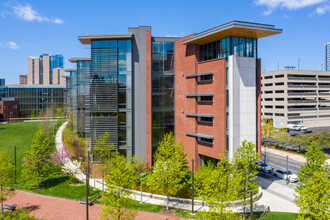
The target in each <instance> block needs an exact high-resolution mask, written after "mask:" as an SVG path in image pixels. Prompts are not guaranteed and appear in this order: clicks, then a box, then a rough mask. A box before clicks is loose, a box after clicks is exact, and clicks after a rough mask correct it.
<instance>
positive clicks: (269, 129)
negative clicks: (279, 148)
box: [261, 117, 275, 140]
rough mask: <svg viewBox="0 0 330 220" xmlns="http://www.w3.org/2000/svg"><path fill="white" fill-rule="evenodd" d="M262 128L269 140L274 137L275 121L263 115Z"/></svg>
mask: <svg viewBox="0 0 330 220" xmlns="http://www.w3.org/2000/svg"><path fill="white" fill-rule="evenodd" d="M261 130H262V133H263V134H264V135H266V136H265V137H266V138H267V139H269V140H271V139H272V138H273V133H274V130H275V128H274V127H273V121H272V120H270V119H267V118H264V117H262V119H261Z"/></svg>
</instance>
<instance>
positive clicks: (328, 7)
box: [315, 5, 330, 15]
mask: <svg viewBox="0 0 330 220" xmlns="http://www.w3.org/2000/svg"><path fill="white" fill-rule="evenodd" d="M328 11H330V5H324V6H320V7H317V8H316V10H315V13H316V14H318V15H323V14H325V13H327V12H328Z"/></svg>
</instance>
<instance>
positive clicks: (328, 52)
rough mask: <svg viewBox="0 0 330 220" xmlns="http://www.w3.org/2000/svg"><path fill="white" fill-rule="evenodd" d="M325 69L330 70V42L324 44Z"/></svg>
mask: <svg viewBox="0 0 330 220" xmlns="http://www.w3.org/2000/svg"><path fill="white" fill-rule="evenodd" d="M324 70H325V71H330V42H329V43H326V44H324Z"/></svg>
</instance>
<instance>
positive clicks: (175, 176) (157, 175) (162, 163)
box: [147, 133, 190, 199]
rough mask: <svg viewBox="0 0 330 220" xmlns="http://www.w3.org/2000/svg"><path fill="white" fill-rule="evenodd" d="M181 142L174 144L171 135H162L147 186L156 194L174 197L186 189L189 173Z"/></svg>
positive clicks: (186, 156) (185, 154) (186, 157)
mask: <svg viewBox="0 0 330 220" xmlns="http://www.w3.org/2000/svg"><path fill="white" fill-rule="evenodd" d="M188 159H189V156H188V155H187V153H186V151H185V149H184V147H183V144H182V142H179V143H176V141H175V138H174V136H173V133H168V134H165V135H164V138H163V140H162V141H161V142H160V144H159V147H158V148H157V151H156V153H155V156H154V166H153V170H152V174H151V176H150V178H149V179H148V182H147V185H149V186H150V188H151V189H152V190H153V191H155V192H157V193H161V194H164V193H165V192H166V194H167V197H168V198H167V199H169V194H171V195H173V196H175V195H177V194H178V193H179V192H181V191H182V190H183V189H185V188H188V186H187V185H188V184H189V181H187V180H189V178H190V175H189V173H190V171H189V170H188Z"/></svg>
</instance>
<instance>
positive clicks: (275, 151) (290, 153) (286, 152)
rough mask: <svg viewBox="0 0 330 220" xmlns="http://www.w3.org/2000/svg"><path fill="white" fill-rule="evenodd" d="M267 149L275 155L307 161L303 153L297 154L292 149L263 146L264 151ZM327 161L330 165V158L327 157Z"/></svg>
mask: <svg viewBox="0 0 330 220" xmlns="http://www.w3.org/2000/svg"><path fill="white" fill-rule="evenodd" d="M265 150H266V151H267V153H271V154H275V155H278V156H282V157H286V155H288V156H289V158H290V160H295V161H298V162H302V163H305V162H306V159H305V157H304V156H303V155H301V154H295V153H292V152H290V151H282V150H278V149H274V148H270V147H262V152H264V151H265ZM326 162H327V163H328V164H329V165H330V159H327V161H326Z"/></svg>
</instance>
